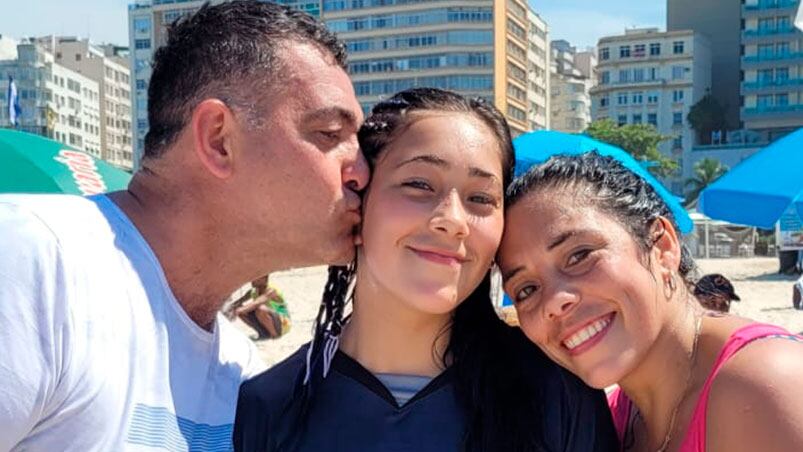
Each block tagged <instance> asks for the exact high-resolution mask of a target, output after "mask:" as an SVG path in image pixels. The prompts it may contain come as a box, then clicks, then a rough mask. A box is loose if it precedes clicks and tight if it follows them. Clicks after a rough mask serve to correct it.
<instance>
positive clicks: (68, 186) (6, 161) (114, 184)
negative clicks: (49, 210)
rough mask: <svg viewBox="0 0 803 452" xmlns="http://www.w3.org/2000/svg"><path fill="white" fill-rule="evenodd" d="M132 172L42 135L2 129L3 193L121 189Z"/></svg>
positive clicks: (0, 164)
mask: <svg viewBox="0 0 803 452" xmlns="http://www.w3.org/2000/svg"><path fill="white" fill-rule="evenodd" d="M130 179H131V175H130V174H128V173H127V172H125V171H123V170H121V169H118V168H116V167H114V166H112V165H110V164H108V163H106V162H104V161H103V160H99V159H96V158H94V157H92V156H91V155H89V154H87V153H86V152H83V151H78V150H76V149H74V148H71V147H69V146H67V145H65V144H62V143H59V142H58V141H54V140H51V139H48V138H45V137H42V136H39V135H34V134H31V133H27V132H18V131H16V130H10V129H0V193H69V194H74V195H94V194H98V193H105V192H109V191H115V190H121V189H124V188H125V187H126V186H127V185H128V181H129V180H130Z"/></svg>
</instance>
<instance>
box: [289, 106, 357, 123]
mask: <svg viewBox="0 0 803 452" xmlns="http://www.w3.org/2000/svg"><path fill="white" fill-rule="evenodd" d="M332 117H337V118H338V119H340V120H341V121H344V122H347V123H349V124H350V125H353V126H356V125H357V123H358V121H357V116H355V115H354V113H352V112H351V111H350V110H346V109H345V108H342V107H327V108H321V109H319V110H315V111H313V112H311V113H307V114H306V115H304V118H303V120H304V122H307V121H326V120H330V119H332Z"/></svg>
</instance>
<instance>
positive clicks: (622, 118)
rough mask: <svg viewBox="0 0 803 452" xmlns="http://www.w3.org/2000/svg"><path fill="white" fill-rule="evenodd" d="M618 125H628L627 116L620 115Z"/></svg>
mask: <svg viewBox="0 0 803 452" xmlns="http://www.w3.org/2000/svg"><path fill="white" fill-rule="evenodd" d="M616 123H617V124H619V125H620V126H623V125H625V124H627V115H619V117H618V118H617V121H616Z"/></svg>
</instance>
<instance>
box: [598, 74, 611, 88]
mask: <svg viewBox="0 0 803 452" xmlns="http://www.w3.org/2000/svg"><path fill="white" fill-rule="evenodd" d="M608 83H611V73H610V72H608V71H602V72H600V74H599V84H600V85H607V84H608Z"/></svg>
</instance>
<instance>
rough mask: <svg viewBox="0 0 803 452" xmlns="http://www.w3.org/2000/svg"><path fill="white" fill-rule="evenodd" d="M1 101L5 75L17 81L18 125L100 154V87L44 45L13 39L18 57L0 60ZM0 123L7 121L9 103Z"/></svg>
mask: <svg viewBox="0 0 803 452" xmlns="http://www.w3.org/2000/svg"><path fill="white" fill-rule="evenodd" d="M0 74H2V78H0V104H3V105H6V102H7V99H6V92H7V90H8V76H11V77H12V78H13V80H14V83H15V84H16V86H17V95H18V99H19V103H20V107H21V109H22V115H21V117H19V118H18V125H17V126H16V127H17V128H18V129H19V130H24V131H26V132H31V133H35V134H38V135H43V136H46V137H49V138H53V139H55V140H57V141H61V142H62V143H65V144H69V145H71V146H73V147H75V148H77V149H81V150H83V151H86V152H88V153H90V154H92V155H93V156H94V157H97V158H101V157H102V155H101V138H100V133H101V127H100V87H99V86H98V83H97V82H95V81H94V80H92V79H91V78H89V77H86V76H84V75H82V74H80V73H78V72H76V71H73V70H71V69H68V68H67V67H64V66H62V65H60V64H58V63H56V61H55V57H54V55H53V54H52V53H50V52H48V51H47V50H46V48H45V46H42V45H40V44H38V43H36V42H35V41H34V42H22V43H20V44H18V45H17V58H16V59H9V60H2V61H0ZM1 110H2V111H0V125H1V126H6V127H8V126H10V121H9V116H8V109H6V108H3V109H1Z"/></svg>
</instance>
